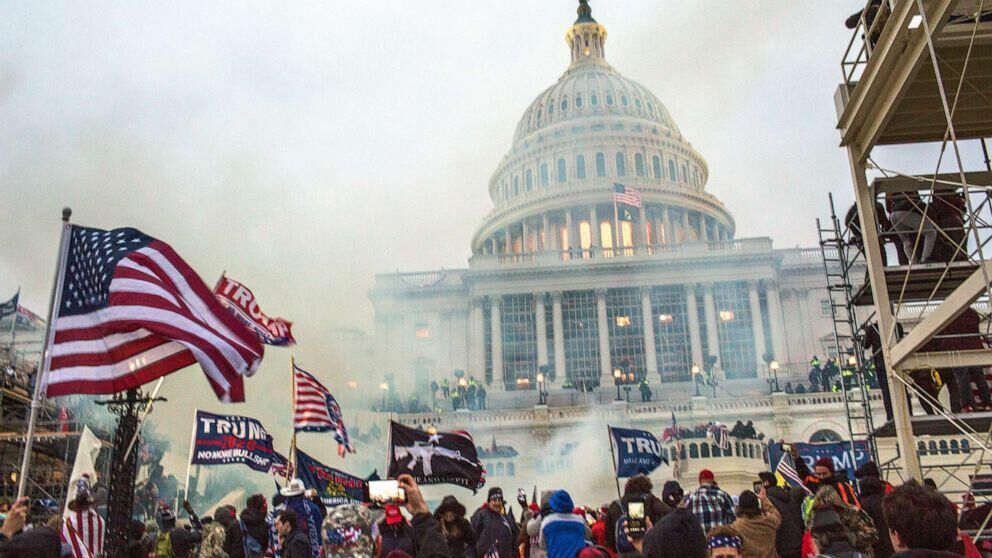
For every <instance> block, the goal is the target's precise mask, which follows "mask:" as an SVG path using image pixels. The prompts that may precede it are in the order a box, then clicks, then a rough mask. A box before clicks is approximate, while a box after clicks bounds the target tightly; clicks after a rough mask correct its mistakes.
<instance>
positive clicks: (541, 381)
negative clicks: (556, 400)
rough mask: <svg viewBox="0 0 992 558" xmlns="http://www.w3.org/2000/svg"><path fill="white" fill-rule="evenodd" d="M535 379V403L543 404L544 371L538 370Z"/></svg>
mask: <svg viewBox="0 0 992 558" xmlns="http://www.w3.org/2000/svg"><path fill="white" fill-rule="evenodd" d="M536 380H537V404H538V405H544V372H538V373H537V376H536Z"/></svg>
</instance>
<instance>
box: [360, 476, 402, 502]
mask: <svg viewBox="0 0 992 558" xmlns="http://www.w3.org/2000/svg"><path fill="white" fill-rule="evenodd" d="M369 502H372V503H373V504H375V505H377V506H384V505H386V504H405V503H406V491H405V490H403V489H402V488H401V487H400V483H399V482H398V481H395V480H377V481H369Z"/></svg>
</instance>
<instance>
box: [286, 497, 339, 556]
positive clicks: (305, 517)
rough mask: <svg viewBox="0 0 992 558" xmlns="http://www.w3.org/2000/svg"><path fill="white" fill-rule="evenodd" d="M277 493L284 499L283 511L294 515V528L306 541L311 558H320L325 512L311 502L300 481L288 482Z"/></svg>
mask: <svg viewBox="0 0 992 558" xmlns="http://www.w3.org/2000/svg"><path fill="white" fill-rule="evenodd" d="M279 493H280V494H281V495H282V496H283V497H284V498H285V501H284V505H285V509H287V510H293V512H295V514H296V526H297V528H298V529H299V530H300V532H302V533H303V534H304V535H305V536H306V537H307V539H308V542H309V548H310V552H311V558H320V547H321V546H322V545H323V540H322V539H323V537H322V535H321V529H320V526H321V525H322V524H323V522H324V516H325V515H326V514H327V510H326V509H324V506H323V505H322V504H317V503H315V502H314V501H313V499H312V498H311V495H309V494H308V493H307V490H306V487H305V486H304V485H303V481H301V480H300V479H292V480H290V481H289V483H287V484H286V486H285V487H283V488H282V489H281V490H280V491H279Z"/></svg>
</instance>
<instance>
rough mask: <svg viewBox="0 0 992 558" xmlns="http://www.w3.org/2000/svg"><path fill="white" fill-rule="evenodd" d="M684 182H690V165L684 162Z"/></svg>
mask: <svg viewBox="0 0 992 558" xmlns="http://www.w3.org/2000/svg"><path fill="white" fill-rule="evenodd" d="M682 182H689V167H687V166H685V163H682Z"/></svg>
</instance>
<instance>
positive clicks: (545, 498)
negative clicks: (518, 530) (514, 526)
mask: <svg viewBox="0 0 992 558" xmlns="http://www.w3.org/2000/svg"><path fill="white" fill-rule="evenodd" d="M554 493H555V491H554V490H545V491H543V492H541V505H540V506H539V507H538V510H537V513H536V514H534V517H533V519H531V520H530V521H528V522H527V538H528V539H529V540H530V558H547V555H548V554H547V552H546V551H545V550H544V549H543V548H541V524H542V523H543V522H544V517H545V516H546V515H548V514H550V513H551V495H552V494H554Z"/></svg>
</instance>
